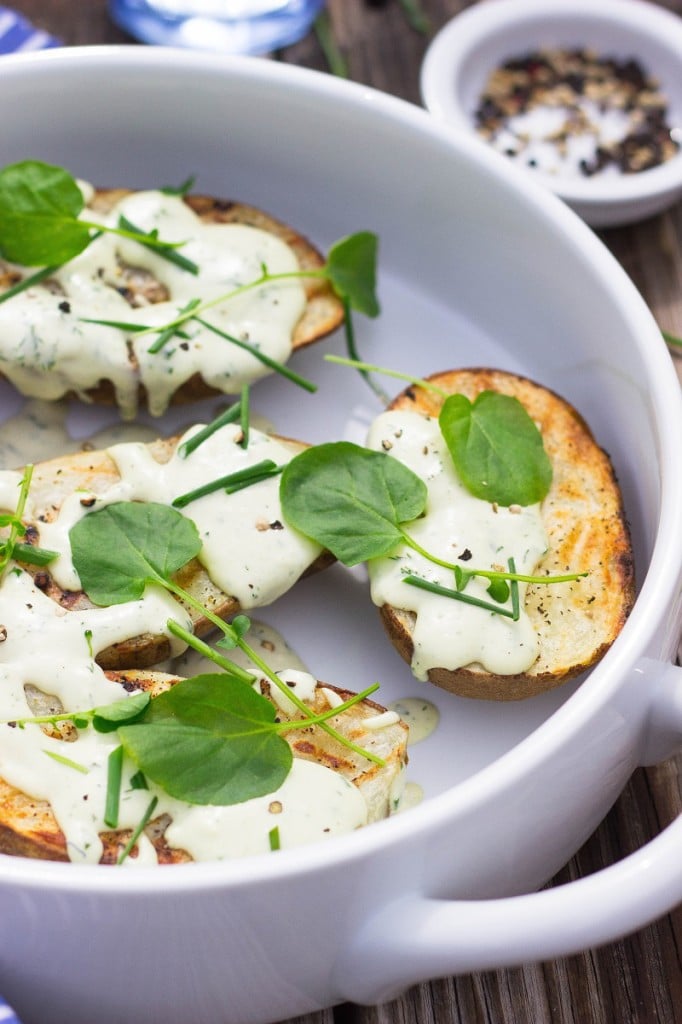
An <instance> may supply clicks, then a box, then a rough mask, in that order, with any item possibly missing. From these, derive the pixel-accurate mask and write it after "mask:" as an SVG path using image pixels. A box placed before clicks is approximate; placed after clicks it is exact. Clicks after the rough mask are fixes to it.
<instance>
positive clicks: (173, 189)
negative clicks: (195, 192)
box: [159, 174, 196, 196]
mask: <svg viewBox="0 0 682 1024" xmlns="http://www.w3.org/2000/svg"><path fill="white" fill-rule="evenodd" d="M195 181H196V178H195V176H194V175H193V174H192V175H191V176H190V177H189V178H185V180H184V181H183V183H182V184H181V185H177V186H175V185H164V187H163V188H160V189H159V192H163V194H164V195H165V196H186V195H187V193H188V192H189V191H190V189H192V188H194V182H195Z"/></svg>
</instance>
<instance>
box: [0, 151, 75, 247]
mask: <svg viewBox="0 0 682 1024" xmlns="http://www.w3.org/2000/svg"><path fill="white" fill-rule="evenodd" d="M82 209H83V195H82V193H81V190H80V189H79V187H78V185H77V184H76V181H75V179H74V178H73V177H72V176H71V175H70V174H69V172H68V171H65V170H64V169H63V168H61V167H55V166H53V165H51V164H46V163H42V162H41V161H39V160H23V161H21V163H16V164H10V165H9V166H7V167H4V168H3V169H2V170H0V251H1V252H2V254H3V255H4V256H5V258H6V259H8V260H12V261H13V262H15V263H21V264H23V265H24V266H29V267H32V266H43V265H44V264H47V263H50V264H60V263H66V261H67V260H70V259H72V258H73V257H74V256H76V255H78V253H79V252H82V250H83V249H85V247H86V246H87V244H88V242H89V241H90V229H89V227H88V226H87V225H86V224H82V223H81V222H80V221H79V220H78V215H79V213H80V212H81V210H82Z"/></svg>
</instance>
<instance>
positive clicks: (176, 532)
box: [69, 502, 381, 763]
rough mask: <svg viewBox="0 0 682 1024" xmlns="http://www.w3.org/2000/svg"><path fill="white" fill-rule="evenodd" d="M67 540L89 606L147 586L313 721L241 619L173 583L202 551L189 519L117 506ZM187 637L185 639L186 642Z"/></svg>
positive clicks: (90, 518)
mask: <svg viewBox="0 0 682 1024" xmlns="http://www.w3.org/2000/svg"><path fill="white" fill-rule="evenodd" d="M69 536H70V541H71V553H72V557H73V564H74V567H75V569H76V572H77V573H78V576H79V578H80V581H81V584H82V586H83V589H84V591H85V592H86V594H87V595H88V597H89V598H90V600H91V601H92V602H93V603H94V604H97V605H112V604H121V603H124V602H126V601H131V600H137V599H139V598H140V597H141V596H142V594H143V593H144V590H145V588H146V587H147V586H148V585H149V584H152V585H157V586H160V587H162V588H163V589H165V590H167V591H168V592H169V593H171V594H173V595H174V596H175V597H177V598H178V599H179V600H180V601H182V602H183V603H184V604H185V605H188V606H190V607H192V608H194V609H195V610H196V611H198V612H199V614H200V615H202V616H204V617H205V618H207V619H208V621H209V622H211V624H212V625H214V626H215V627H216V628H217V629H219V630H220V631H221V633H222V634H223V640H222V641H220V645H222V646H223V647H226V648H227V649H230V648H234V647H238V648H239V649H240V650H242V651H243V652H244V653H245V654H246V655H247V657H248V658H249V659H250V660H251V661H252V662H253V664H255V665H257V666H258V668H259V670H260V671H262V672H263V674H264V675H265V676H266V678H267V679H268V680H269V681H270V682H271V683H272V684H273V685H274V686H275V687H277V688H278V689H279V690H281V692H282V693H285V694H286V695H287V697H288V699H289V700H290V701H292V702H293V703H294V705H295V706H296V708H297V709H298V710H299V711H300V712H301V713H302V714H303V715H304V716H305V717H307V718H311V717H312V712H311V710H310V708H309V707H308V706H307V705H306V704H305V702H304V701H302V700H300V698H298V697H297V696H296V694H295V693H293V692H292V690H291V689H290V688H289V687H287V686H286V684H285V683H283V682H282V680H281V679H280V677H279V676H278V675H277V674H276V673H275V672H273V671H272V669H270V667H269V666H268V665H267V664H266V663H265V662H264V661H263V659H262V658H260V656H259V655H258V653H257V652H256V651H255V650H253V649H252V648H251V647H250V645H249V644H248V643H247V642H246V640H245V639H244V632H245V626H248V619H246V617H243V621H242V622H240V621H239V620H240V617H237V619H236V620H235V621H234V622H233V623H232V624H229V623H226V622H224V621H223V620H222V619H221V618H219V617H218V616H217V615H215V613H214V612H212V611H211V609H210V608H206V607H204V605H202V604H201V603H200V602H199V601H197V600H196V599H195V598H194V597H193V596H192V595H191V594H190V593H188V592H187V591H186V590H185V589H184V588H183V587H181V586H179V585H178V584H177V583H176V582H175V580H174V579H173V578H172V577H173V574H174V573H176V572H177V571H178V570H179V569H181V568H182V567H183V566H184V565H186V564H187V563H188V562H189V561H190V559H192V558H194V557H195V556H196V555H197V554H198V553H199V551H200V549H201V539H200V537H199V534H198V531H197V528H196V526H195V525H194V523H193V522H192V521H191V520H190V519H187V518H185V516H183V515H182V514H181V513H180V512H178V511H177V510H176V509H173V508H170V507H169V506H167V505H158V504H155V503H153V502H148V503H147V502H146V503H143V502H119V503H116V504H113V505H108V506H105V507H104V508H102V509H99V510H97V511H96V512H92V513H90V514H88V515H87V516H85V517H84V518H83V519H81V520H80V521H79V522H78V523H76V525H75V526H73V527H72V529H71V531H70V534H69ZM175 627H177V623H173V626H171V625H170V623H169V628H170V629H171V630H172V629H173V628H175ZM179 628H182V627H179ZM190 636H191V635H190V634H187V639H188V641H189V642H191V640H190ZM214 660H215V659H214ZM235 669H236V667H235ZM239 671H243V670H239ZM247 675H248V673H247ZM321 727H322V728H323V729H324V730H325V731H326V732H328V733H329V735H331V736H333V737H334V738H335V739H337V740H338V741H339V742H340V743H342V744H344V745H345V746H347V747H348V746H350V747H351V748H352V749H354V750H356V752H359V753H362V754H363V756H365V757H367V758H368V759H369V760H372V761H376V762H378V763H380V762H381V759H380V758H377V757H376V756H375V755H374V754H372V753H371V751H364V750H361V749H360V748H357V747H354V746H353V745H352V744H351V743H350V741H348V740H347V739H346V738H345V737H343V736H342V735H341V734H340V733H338V732H337V731H336V730H335V729H333V728H332V727H331V726H330V725H329V724H328V723H327V722H326V721H325V722H323V723H322V724H321Z"/></svg>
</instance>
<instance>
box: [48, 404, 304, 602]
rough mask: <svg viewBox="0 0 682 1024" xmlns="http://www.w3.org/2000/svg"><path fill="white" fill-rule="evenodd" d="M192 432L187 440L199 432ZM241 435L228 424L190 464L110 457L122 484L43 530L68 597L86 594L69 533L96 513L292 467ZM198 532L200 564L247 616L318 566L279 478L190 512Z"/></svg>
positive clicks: (139, 450)
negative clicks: (265, 468)
mask: <svg viewBox="0 0 682 1024" xmlns="http://www.w3.org/2000/svg"><path fill="white" fill-rule="evenodd" d="M199 429H200V428H199V427H194V428H192V429H191V430H189V431H187V433H186V434H185V435H184V437H183V440H185V439H187V438H188V437H191V436H193V434H194V433H195V432H196V431H197V430H199ZM240 438H241V429H240V428H239V427H238V426H237V425H235V424H228V425H227V426H225V427H223V428H221V429H220V430H219V431H216V432H215V433H214V434H212V435H211V437H209V438H208V439H207V440H206V441H204V443H203V444H201V445H200V446H199V447H198V448H197V449H195V451H194V452H192V453H191V454H190V455H189V456H188V457H187V458H182V457H181V456H180V455H179V454H178V452H177V450H176V452H175V453H174V454H173V455H172V456H171V458H170V460H169V461H168V462H166V463H159V462H157V461H156V460H155V459H154V457H153V456H152V455H151V453H150V451H149V449H148V448H147V447H146V446H145V445H143V444H138V443H135V442H131V443H128V444H121V445H115V446H113V447H112V448H109V449H108V452H109V454H110V455H111V457H112V458H113V460H114V462H115V463H116V466H117V468H118V470H119V473H120V474H121V480H120V482H118V483H116V484H114V485H112V487H110V488H108V489H107V491H106V492H105V493H104V494H102V495H100V496H98V497H97V501H96V503H95V505H93V506H92V507H91V508H89V509H87V508H84V506H83V504H82V498H83V493H82V492H79V493H75V494H73V495H70V496H69V497H68V498H67V499H66V501H65V502H64V504H63V505H62V508H61V510H60V513H59V515H58V516H57V518H56V519H55V520H54V522H52V523H45V524H41V527H40V543H41V545H42V546H43V547H46V548H49V549H50V550H52V551H58V552H59V558H58V559H56V560H55V561H54V562H53V563H51V565H50V572H51V574H52V576H53V577H54V578H55V580H56V581H57V582H58V583H59V585H60V586H61V587H63V588H64V589H78V588H79V580H78V576H77V574H76V572H75V569H74V568H73V563H72V562H71V553H70V544H69V540H68V533H69V530H70V529H71V528H72V526H73V525H74V524H75V523H76V522H77V521H78V520H79V519H81V518H82V517H83V516H84V515H87V514H88V512H92V511H96V510H97V509H98V508H102V507H103V506H104V505H107V504H113V503H114V502H117V501H154V502H159V503H161V504H168V505H169V504H171V502H172V501H173V499H174V498H176V497H178V496H179V495H181V494H185V493H187V492H189V491H192V490H194V489H196V488H197V487H200V486H202V485H203V484H206V483H210V482H212V481H213V480H215V479H217V478H218V477H222V476H226V475H229V474H230V473H233V472H235V471H237V470H240V469H244V468H245V467H247V466H252V465H255V464H256V463H257V462H260V461H262V460H263V459H271V460H272V461H273V462H275V463H277V464H278V465H280V464H282V463H284V462H288V461H289V459H291V457H292V450H291V449H290V448H287V447H286V446H285V445H284V444H282V443H281V442H279V441H277V440H276V439H275V438H272V437H270V436H268V435H266V434H262V433H260V432H259V431H256V430H251V431H250V434H249V444H248V447H247V448H242V446H241V444H240V443H239V441H240ZM183 512H184V514H185V515H187V517H188V518H190V519H192V521H193V522H194V523H195V524H196V527H197V529H198V531H199V535H200V537H201V540H202V545H203V547H202V550H201V552H200V554H199V559H200V561H201V562H202V564H203V565H204V566H205V567H206V569H207V571H208V572H209V575H210V577H211V579H212V580H213V582H214V583H215V584H216V586H218V587H220V588H221V590H223V591H224V592H225V593H227V594H230V595H232V596H234V597H236V598H237V600H238V601H239V603H240V605H241V606H242V607H243V608H253V607H255V606H257V605H265V604H269V603H271V602H272V601H274V600H275V598H277V597H279V596H281V594H283V593H284V592H285V591H286V590H288V589H289V588H290V587H291V586H292V585H293V584H294V583H295V582H296V580H297V579H298V578H299V576H300V575H301V573H302V572H303V571H304V570H305V569H306V568H307V567H308V566H309V565H310V564H311V563H312V562H314V561H315V559H316V558H317V556H318V554H319V553H320V551H321V548H320V547H319V545H317V544H315V543H314V542H312V541H310V540H309V539H308V538H307V537H304V536H303V535H302V534H300V533H298V532H297V531H295V530H293V529H291V527H289V526H287V524H286V523H285V522H284V520H283V517H282V511H281V507H280V504H279V477H272V478H270V479H269V480H264V481H262V482H261V483H258V484H255V485H253V486H251V487H245V488H244V489H243V490H241V491H237V492H236V493H235V494H231V495H226V494H225V493H224V491H222V490H220V491H216V492H215V493H213V494H209V495H206V496H204V497H203V498H199V499H198V500H197V501H193V502H191V503H190V504H189V505H188V506H186V508H185V509H184V510H183Z"/></svg>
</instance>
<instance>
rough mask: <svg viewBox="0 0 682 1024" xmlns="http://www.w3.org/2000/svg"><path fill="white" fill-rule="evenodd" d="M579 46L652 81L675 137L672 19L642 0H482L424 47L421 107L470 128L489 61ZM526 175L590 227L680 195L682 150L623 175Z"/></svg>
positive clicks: (676, 67) (622, 220)
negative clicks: (627, 63)
mask: <svg viewBox="0 0 682 1024" xmlns="http://www.w3.org/2000/svg"><path fill="white" fill-rule="evenodd" d="M579 47H588V48H590V49H592V50H594V51H595V52H596V53H597V54H599V55H600V56H603V57H617V58H620V59H626V58H634V59H636V60H637V61H638V62H639V63H640V64H641V66H642V68H643V69H644V70H645V72H646V73H647V74H650V75H652V76H653V77H655V78H656V79H657V81H658V83H659V86H660V88H661V91H662V92H663V93H664V95H665V97H666V100H667V105H668V122H669V124H670V125H671V127H672V129H673V137H675V135H677V138H678V141H682V19H681V18H679V17H678V16H677V15H675V14H672V13H671V12H669V11H666V10H664V9H663V8H662V7H659V6H656V5H654V4H651V3H646V2H644V0H599V2H597V0H483V2H481V3H479V4H477V5H476V6H474V7H470V8H468V9H467V10H465V11H464V12H463V13H461V14H459V15H457V17H455V18H453V19H452V21H450V22H449V23H448V24H447V25H446V26H445V27H444V28H443V29H441V31H440V32H439V33H438V34H437V35H436V36H435V38H434V39H433V41H432V43H431V44H430V46H429V48H428V50H427V52H426V55H425V58H424V62H423V65H422V71H421V91H422V98H423V102H424V105H425V106H426V108H427V109H428V110H429V111H430V112H431V113H432V114H433V115H434V116H435V117H436V118H437V119H438V120H439V121H441V122H443V123H444V124H447V125H450V126H452V127H453V128H455V129H457V130H459V131H465V132H468V133H470V134H474V135H477V134H478V133H477V131H476V127H475V122H474V112H475V110H476V107H477V104H478V100H479V98H480V95H481V93H482V91H483V88H484V85H485V83H486V81H487V78H488V76H489V74H490V73H491V72H492V71H493V70H494V69H495V68H496V67H498V66H499V65H500V64H502V63H503V62H504V61H505V60H508V59H510V58H512V57H519V56H522V55H524V54H527V53H529V52H531V51H533V50H540V49H545V50H546V49H567V48H579ZM481 141H482V144H483V145H487V143H485V142H484V141H483V140H481ZM489 148H490V147H489ZM503 159H508V158H506V157H503ZM515 162H516V161H515ZM529 173H531V174H532V175H533V177H534V178H536V179H537V180H538V181H539V182H542V183H543V184H544V185H545V186H547V187H548V188H550V189H551V190H552V191H553V192H555V193H556V194H557V195H558V196H560V197H561V198H562V199H563V200H564V201H565V202H566V203H568V205H569V206H571V207H572V208H573V209H574V210H575V211H576V213H578V214H580V216H581V217H582V218H583V219H584V220H585V221H587V223H588V224H590V225H592V226H593V227H606V226H610V225H616V224H626V223H630V222H633V221H637V220H641V219H643V218H645V217H648V216H651V215H652V214H655V213H658V212H660V211H661V210H663V209H665V208H666V207H668V206H670V205H672V204H673V203H674V202H675V201H676V200H677V199H678V198H679V197H680V196H682V150H681V151H679V152H678V153H677V155H676V156H674V157H673V158H671V159H670V160H668V161H666V162H665V163H663V164H660V165H659V166H657V167H653V168H651V169H649V170H645V171H640V172H637V173H632V174H597V175H592V176H590V177H588V176H579V175H577V174H576V175H575V176H573V175H570V176H569V175H565V174H564V175H561V176H560V175H551V174H548V173H544V172H541V171H539V170H537V169H535V168H529Z"/></svg>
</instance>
